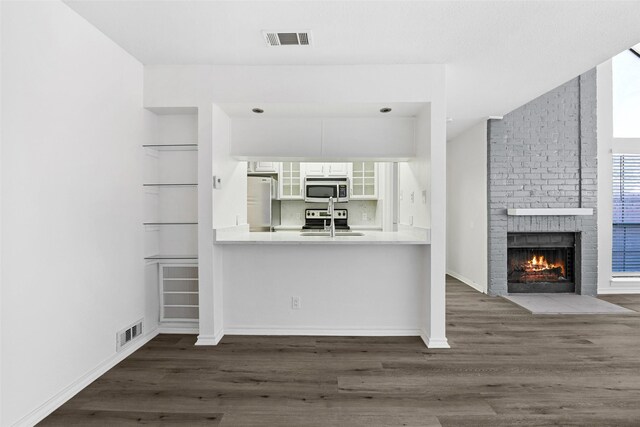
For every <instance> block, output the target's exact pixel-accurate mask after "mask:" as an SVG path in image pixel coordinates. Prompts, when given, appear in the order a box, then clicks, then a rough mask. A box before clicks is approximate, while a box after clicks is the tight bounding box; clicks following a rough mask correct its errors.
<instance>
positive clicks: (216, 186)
mask: <svg viewBox="0 0 640 427" xmlns="http://www.w3.org/2000/svg"><path fill="white" fill-rule="evenodd" d="M213 188H214V189H216V190H220V189H222V179H221V178H220V177H219V176H216V175H214V176H213Z"/></svg>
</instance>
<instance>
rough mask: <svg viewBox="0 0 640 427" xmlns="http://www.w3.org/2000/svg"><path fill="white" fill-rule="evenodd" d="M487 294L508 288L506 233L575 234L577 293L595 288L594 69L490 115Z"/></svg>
mask: <svg viewBox="0 0 640 427" xmlns="http://www.w3.org/2000/svg"><path fill="white" fill-rule="evenodd" d="M487 132H488V135H487V140H488V144H489V147H488V174H489V176H488V194H487V200H488V204H489V206H488V220H489V233H488V236H489V242H488V262H489V266H488V274H489V280H488V293H489V294H490V295H507V293H508V291H507V233H510V232H571V233H576V250H575V258H576V271H575V276H576V293H577V294H582V295H595V294H596V290H597V282H596V279H597V255H598V253H597V243H598V242H597V227H596V204H597V146H596V144H597V134H596V71H595V69H593V70H591V71H588V72H586V73H585V74H583V75H581V76H580V77H577V78H575V79H573V80H571V81H569V82H567V83H565V84H564V85H562V86H560V87H558V88H556V89H554V90H552V91H550V92H548V93H546V94H544V95H542V96H541V97H539V98H537V99H535V100H533V101H531V102H530V103H528V104H526V105H524V106H522V107H520V108H518V109H517V110H514V111H513V112H511V113H509V114H508V115H506V116H504V118H503V119H502V120H489V123H488V126H487ZM579 207H582V208H593V215H587V216H510V215H507V209H512V208H579Z"/></svg>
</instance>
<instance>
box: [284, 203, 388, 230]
mask: <svg viewBox="0 0 640 427" xmlns="http://www.w3.org/2000/svg"><path fill="white" fill-rule="evenodd" d="M281 203H282V204H281V209H280V215H281V216H280V219H281V224H282V225H284V226H294V225H295V226H298V225H299V226H300V227H302V225H303V224H304V210H305V209H326V207H327V206H326V204H324V203H305V202H304V201H302V200H283V201H282V202H281ZM377 207H378V201H377V200H351V201H349V203H336V209H347V210H348V211H349V225H360V226H370V227H380V226H381V224H380V223H378V220H377V218H378V217H379V215H376V210H377ZM363 214H366V217H367V218H366V219H364V218H363Z"/></svg>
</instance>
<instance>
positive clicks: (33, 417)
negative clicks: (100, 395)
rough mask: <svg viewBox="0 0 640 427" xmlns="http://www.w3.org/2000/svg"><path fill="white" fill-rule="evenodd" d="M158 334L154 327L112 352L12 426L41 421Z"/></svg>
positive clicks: (29, 424)
mask: <svg viewBox="0 0 640 427" xmlns="http://www.w3.org/2000/svg"><path fill="white" fill-rule="evenodd" d="M156 335H158V329H154V330H152V331H150V332H147V333H146V334H144V335H143V336H142V337H140V339H138V340H137V341H134V342H132V343H131V345H130V346H129V347H126V348H124V349H123V350H122V351H121V352H119V353H115V354H113V355H112V356H111V357H109V358H108V359H107V360H105V361H103V362H102V363H100V364H99V365H98V366H96V367H95V368H93V369H92V370H90V371H89V372H87V373H86V374H84V375H83V376H81V377H80V378H78V379H77V380H76V381H74V382H73V383H71V384H70V385H69V386H67V387H66V388H64V389H63V390H62V391H60V392H59V393H58V394H56V395H55V396H53V397H52V398H51V399H49V400H47V401H46V402H45V403H43V404H42V405H40V406H39V407H38V408H36V409H35V410H34V411H32V412H30V413H29V414H27V415H25V416H24V417H22V418H21V419H20V420H19V421H18V422H17V423H15V424H14V426H33V425H36V424H37V423H39V422H40V421H42V420H43V419H44V418H45V417H47V416H48V415H49V414H51V413H52V412H53V411H55V410H56V409H58V408H59V407H60V406H62V405H63V404H64V403H65V402H66V401H68V400H69V399H71V398H72V397H73V396H75V395H76V394H78V393H79V392H80V391H82V390H83V389H84V388H85V387H87V386H88V385H89V384H91V383H92V382H94V381H95V380H96V379H98V378H99V377H100V376H101V375H104V373H105V372H107V371H108V370H109V369H111V368H113V367H114V366H116V365H117V364H118V363H120V362H121V361H123V360H124V359H126V358H127V357H128V356H130V355H131V354H132V353H133V352H134V351H136V350H138V349H139V348H140V347H142V346H143V345H145V344H146V343H148V342H149V341H151V340H152V339H153V338H155V336H156Z"/></svg>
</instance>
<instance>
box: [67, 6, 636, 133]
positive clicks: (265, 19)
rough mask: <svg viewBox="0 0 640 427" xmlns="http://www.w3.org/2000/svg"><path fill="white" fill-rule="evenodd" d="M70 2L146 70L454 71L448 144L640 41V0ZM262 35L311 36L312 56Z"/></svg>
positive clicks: (303, 49) (449, 88)
mask: <svg viewBox="0 0 640 427" xmlns="http://www.w3.org/2000/svg"><path fill="white" fill-rule="evenodd" d="M65 3H67V4H68V5H69V6H70V7H71V8H73V9H74V10H75V11H77V12H78V13H79V14H80V15H82V16H83V17H84V18H85V19H87V20H88V21H89V22H91V23H92V24H93V25H95V26H96V27H97V28H99V29H100V30H101V31H103V32H104V33H105V34H106V35H107V36H108V37H110V38H111V39H113V40H114V41H115V42H116V43H118V44H119V45H120V46H122V47H123V48H124V49H125V50H127V51H128V52H130V53H131V54H132V55H133V56H134V57H136V58H138V59H139V60H140V61H141V62H142V63H144V64H165V65H167V64H246V65H257V64H261V65H265V64H268V65H280V64H288V65H289V64H447V81H448V82H447V102H448V108H447V111H448V116H449V117H451V118H452V119H453V120H452V121H451V122H450V123H449V125H448V132H449V135H450V136H452V135H455V134H457V133H459V132H461V131H463V130H464V129H465V128H467V127H468V126H470V125H472V124H474V123H477V122H478V121H479V120H481V119H483V118H486V117H487V116H490V115H504V114H506V113H508V112H509V111H511V110H513V109H515V108H517V107H519V106H520V105H522V104H524V103H526V102H528V101H529V100H531V99H533V98H535V97H537V96H539V95H541V94H543V93H544V92H546V91H548V90H550V89H552V88H554V87H555V86H558V85H560V84H562V83H564V82H565V81H567V80H569V79H571V78H573V77H575V76H577V75H579V74H580V73H582V72H584V71H586V70H588V69H590V68H592V67H594V66H596V65H597V64H599V63H601V62H603V61H605V60H607V59H609V58H611V57H612V56H614V55H615V54H617V53H619V52H621V51H622V50H624V49H627V48H629V47H631V46H632V45H635V44H637V43H638V42H640V25H638V22H640V1H614V0H606V1H594V0H589V1H574V0H556V1H548V0H546V1H545V0H543V1H521V0H508V1H506V0H503V1H482V0H468V1H442V0H438V1H403V0H395V1H314V0H305V1H267V0H265V1H191V0H179V1H152V0H151V1H150V0H145V1H126V2H125V1H120V0H106V1H105V0H101V1H95V0H66V1H65ZM262 30H284V31H296V30H311V32H312V46H310V47H291V46H287V47H277V48H273V47H271V48H270V47H267V46H266V44H265V42H264V39H263V36H262ZM389 78H393V76H389ZM381 84H384V83H383V82H381Z"/></svg>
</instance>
